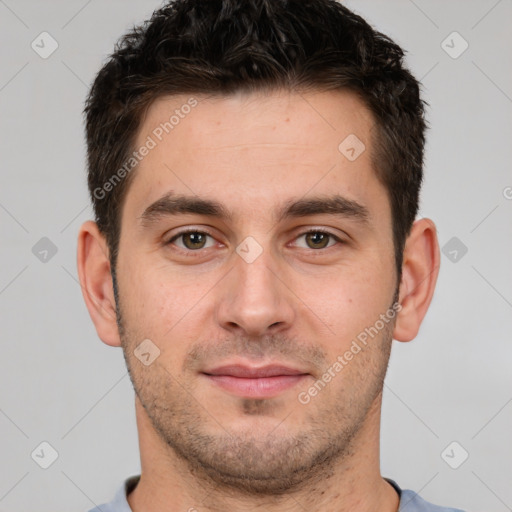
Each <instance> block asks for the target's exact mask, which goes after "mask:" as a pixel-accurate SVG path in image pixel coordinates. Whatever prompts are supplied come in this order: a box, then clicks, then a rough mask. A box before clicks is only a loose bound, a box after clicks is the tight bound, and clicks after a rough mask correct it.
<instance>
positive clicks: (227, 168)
mask: <svg viewBox="0 0 512 512" xmlns="http://www.w3.org/2000/svg"><path fill="white" fill-rule="evenodd" d="M373 127H374V121H373V116H372V114H371V113H370V112H369V110H368V109H367V108H366V107H365V105H364V104H363V103H362V101H361V100H360V99H359V98H358V97H357V96H356V95H355V94H353V93H350V92H348V91H330V92H309V93H297V92H289V91H273V92H271V93H263V92H258V93H251V94H246V93H236V94H232V95H229V96H207V95H197V94H196V95H194V94H190V95H179V96H170V97H162V98H159V99H158V100H156V101H155V102H154V103H153V104H152V105H151V106H150V108H149V109H148V111H147V113H146V115H145V117H144V119H143V120H142V122H141V126H140V129H139V132H138V136H137V141H136V145H135V146H136V150H137V149H140V148H144V147H150V148H151V149H150V150H146V151H144V153H145V156H144V157H143V158H140V162H139V163H138V165H137V167H136V170H135V176H134V177H133V178H134V179H133V182H132V184H131V185H130V190H129V192H128V196H130V197H131V201H132V203H133V206H134V207H135V208H136V209H138V210H141V209H143V208H144V207H145V206H147V204H148V203H149V202H151V201H154V200H156V199H157V198H158V197H159V196H161V195H162V194H163V193H166V192H169V191H170V190H176V191H178V192H182V193H183V192H186V193H188V194H195V195H208V196H212V195H215V196H216V197H217V198H218V199H219V200H221V201H222V200H226V201H229V202H231V204H233V205H235V203H238V204H239V205H240V206H241V207H242V206H246V207H247V206H248V203H247V200H250V199H253V200H254V201H253V202H252V203H251V202H250V203H249V205H250V204H254V205H258V207H260V206H263V204H264V202H265V199H264V198H266V201H267V203H266V204H267V205H268V204H269V203H268V201H271V199H272V198H275V199H276V200H278V199H283V198H284V196H285V195H287V196H289V197H301V196H303V195H305V194H307V193H308V191H309V190H312V189H313V188H314V189H315V192H316V193H320V194H322V193H327V192H332V191H333V188H336V189H337V190H338V191H341V192H343V193H344V195H345V196H347V197H348V198H349V199H354V200H356V199H361V197H359V198H357V197H356V196H357V195H358V194H359V195H361V192H364V190H365V189H366V190H368V191H370V189H372V187H373V188H375V187H379V185H380V184H379V183H378V180H377V179H376V176H375V173H374V172H373V171H372V165H371V158H370V155H371V137H372V132H373ZM354 156H355V158H354ZM380 192H381V193H384V194H385V191H384V190H383V189H382V188H381V190H380ZM363 195H364V193H363Z"/></svg>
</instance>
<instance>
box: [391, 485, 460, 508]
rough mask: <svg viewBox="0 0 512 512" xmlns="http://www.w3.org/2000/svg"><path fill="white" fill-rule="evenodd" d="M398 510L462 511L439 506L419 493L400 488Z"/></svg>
mask: <svg viewBox="0 0 512 512" xmlns="http://www.w3.org/2000/svg"><path fill="white" fill-rule="evenodd" d="M399 512H464V511H463V510H461V509H459V508H450V507H440V506H438V505H434V504H432V503H429V502H428V501H426V500H424V499H423V498H422V497H421V496H420V495H419V494H417V493H415V492H414V491H409V490H407V489H404V490H402V494H401V496H400V508H399Z"/></svg>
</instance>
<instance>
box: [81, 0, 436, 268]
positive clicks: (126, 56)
mask: <svg viewBox="0 0 512 512" xmlns="http://www.w3.org/2000/svg"><path fill="white" fill-rule="evenodd" d="M403 56H404V52H403V50H402V49H401V48H400V47H399V46H398V45H397V44H395V43H394V42H393V41H392V40H391V39H390V38H388V37H387V36H385V35H383V34H381V33H380V32H377V31H375V30H374V29H373V28H372V27H371V26H370V25H369V24H368V23H366V21H364V20H363V19H362V18H361V17H360V16H358V15H356V14H354V13H353V12H351V11H350V10H349V9H347V8H346V7H344V6H343V5H341V4H340V3H338V2H337V1H335V0H175V1H170V2H168V3H167V4H166V5H165V6H164V7H162V8H161V9H159V10H157V11H155V12H154V13H153V15H152V17H151V19H150V20H148V21H146V22H144V23H143V24H142V25H140V26H137V27H134V28H133V29H132V30H131V31H130V32H128V33H127V34H125V35H124V36H123V37H122V38H121V39H120V40H119V41H118V43H117V45H116V48H115V51H114V53H112V55H110V57H109V59H108V61H107V62H106V63H105V65H104V66H103V67H102V69H101V70H100V71H99V73H98V75H97V76H96V79H95V81H94V83H93V85H92V88H91V91H90V93H89V96H88V98H87V101H86V106H85V110H84V112H85V115H86V136H87V158H88V185H89V191H90V194H91V199H92V202H93V206H94V211H95V217H96V222H97V224H98V227H99V229H100V231H101V232H102V233H103V234H104V235H105V237H106V240H107V244H108V247H109V251H110V262H111V265H112V268H115V263H116V260H117V253H118V245H119V236H120V232H121V226H120V222H121V209H122V206H123V201H124V197H125V196H126V192H127V190H128V187H129V184H130V181H131V179H132V178H133V174H134V173H133V172H130V173H123V176H124V174H126V177H123V179H122V180H120V182H119V183H118V184H117V183H116V184H115V186H112V187H108V193H106V192H105V191H106V188H105V187H104V184H105V183H107V182H109V180H112V177H113V176H114V174H115V173H116V171H118V170H119V169H121V167H122V166H123V164H124V163H125V162H126V161H127V159H129V158H130V155H131V154H132V152H133V150H134V144H135V139H136V136H137V133H138V130H139V128H140V124H141V119H142V117H143V115H144V112H145V111H147V109H148V108H149V106H150V105H151V104H152V103H153V102H154V101H155V100H156V99H157V98H159V97H161V96H164V95H176V94H184V93H191V94H193V93H196V94H200V93H207V94H219V95H222V94H226V95H227V94H230V93H232V92H235V91H248V92H251V91H259V90H265V89H270V90H273V89H282V88H288V89H290V90H309V89H312V90H319V91H321V90H326V91H327V90H336V89H341V90H350V91H353V92H355V93H356V94H358V96H359V97H360V98H361V100H362V101H363V102H364V104H365V105H366V106H367V107H368V108H369V110H370V111H371V112H372V114H373V116H374V118H375V121H376V133H375V137H374V141H373V148H374V149H373V151H372V155H371V156H372V161H373V167H374V169H375V172H376V175H377V177H378V178H379V180H380V181H381V182H382V184H383V185H384V186H385V187H386V190H387V192H388V196H389V200H390V204H391V214H392V219H393V241H394V247H395V261H396V267H397V272H398V275H399V276H400V275H401V266H402V254H403V248H404V244H405V240H406V238H407V236H408V234H409V232H410V229H411V226H412V224H413V222H414V219H415V217H416V213H417V210H418V199H419V190H420V186H421V182H422V176H423V171H422V167H423V150H424V143H425V136H424V132H425V128H426V123H425V119H424V104H425V102H424V101H423V100H421V99H420V90H419V83H418V82H417V81H416V80H415V78H414V77H413V76H412V75H411V74H410V72H409V71H408V70H407V69H406V68H405V67H404V66H403V62H402V60H403ZM98 190H101V191H102V192H101V194H99V193H98ZM98 196H99V197H98Z"/></svg>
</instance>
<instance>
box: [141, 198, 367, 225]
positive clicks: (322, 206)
mask: <svg viewBox="0 0 512 512" xmlns="http://www.w3.org/2000/svg"><path fill="white" fill-rule="evenodd" d="M180 214H195V215H205V216H207V217H215V218H218V219H220V220H223V221H228V222H230V221H233V218H234V215H233V213H232V212H231V211H229V210H228V209H227V208H226V207H225V206H224V205H223V204H222V203H219V202H218V201H215V200H213V199H207V198H201V197H198V196H187V195H181V194H174V193H172V192H170V193H168V194H165V195H164V196H162V197H161V198H160V199H157V200H156V201H155V202H154V203H152V204H151V205H149V206H148V207H147V208H146V209H145V210H144V212H143V213H142V215H141V216H140V217H139V220H140V223H141V225H142V226H144V227H150V226H151V225H152V224H155V223H156V222H158V221H159V220H161V219H162V218H165V217H169V216H176V215H180ZM320 214H327V215H333V216H336V217H341V218H346V219H352V220H355V221H357V222H359V223H361V224H368V223H369V219H370V212H369V211H368V209H367V208H366V207H365V206H364V205H362V204H360V203H358V202H357V201H354V200H352V199H348V198H346V197H343V196H341V195H339V194H334V195H330V196H316V197H311V198H308V199H298V200H293V199H291V200H289V201H287V202H286V203H285V204H284V205H283V206H282V207H281V208H280V209H279V210H278V211H277V212H276V215H275V220H276V222H282V221H283V220H285V219H289V218H299V217H306V216H310V215H320Z"/></svg>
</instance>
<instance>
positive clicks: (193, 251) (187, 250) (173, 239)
mask: <svg viewBox="0 0 512 512" xmlns="http://www.w3.org/2000/svg"><path fill="white" fill-rule="evenodd" d="M187 233H199V234H201V235H208V236H210V237H211V238H215V237H214V236H213V235H212V234H211V233H210V232H208V231H200V230H198V229H186V230H184V231H180V232H179V233H176V234H175V235H174V236H173V237H172V238H171V239H170V240H169V241H167V242H166V243H165V245H173V242H174V241H175V240H177V239H178V238H180V237H181V236H183V235H186V234H187ZM310 233H323V234H324V235H328V236H329V237H331V238H333V239H334V240H335V241H336V242H338V243H339V244H343V243H344V241H343V240H342V239H341V238H339V237H338V236H336V235H335V234H333V233H331V232H330V231H327V230H324V229H321V228H317V229H310V230H308V231H304V232H303V233H300V234H299V235H298V236H297V237H296V238H295V240H296V239H297V238H300V237H301V236H304V235H308V234H310ZM332 247H334V245H331V246H329V247H324V248H321V249H309V250H311V251H313V252H321V251H325V250H327V249H331V248H332ZM177 249H178V250H180V251H182V252H185V253H187V254H189V255H192V254H194V253H200V252H201V251H202V250H205V249H196V250H192V249H183V248H181V247H177ZM207 249H208V247H207Z"/></svg>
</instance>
